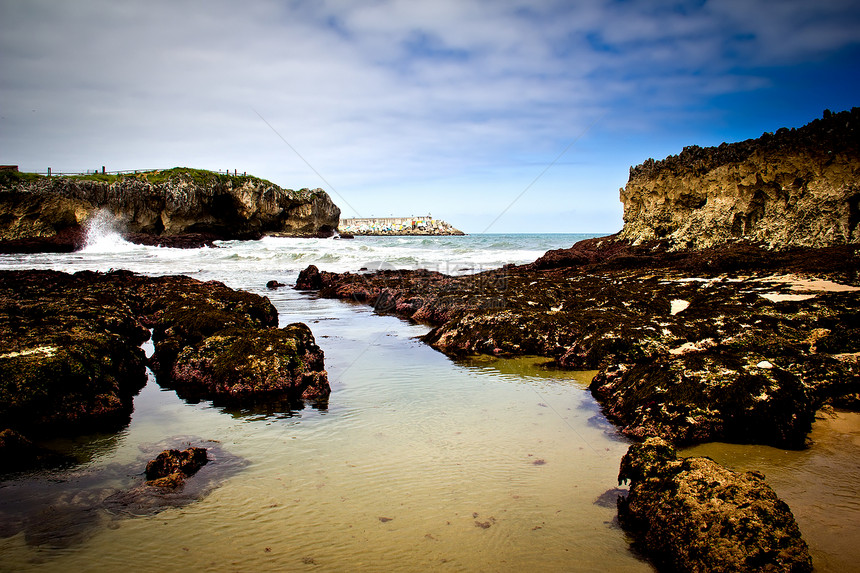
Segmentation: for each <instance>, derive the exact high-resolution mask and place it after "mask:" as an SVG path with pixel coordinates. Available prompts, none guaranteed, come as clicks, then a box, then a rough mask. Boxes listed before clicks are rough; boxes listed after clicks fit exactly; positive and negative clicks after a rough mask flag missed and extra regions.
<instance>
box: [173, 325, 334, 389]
mask: <svg viewBox="0 0 860 573" xmlns="http://www.w3.org/2000/svg"><path fill="white" fill-rule="evenodd" d="M170 386H171V387H173V388H175V389H176V390H177V391H178V392H179V393H180V395H189V396H196V395H199V396H202V397H218V398H227V399H233V400H238V399H243V398H261V397H264V396H266V395H285V394H287V395H291V396H295V397H301V398H303V399H317V398H325V397H327V396H328V394H329V393H330V389H329V384H328V377H327V374H326V372H325V370H324V365H323V351H322V350H321V349H320V348H319V347H318V346H317V345H316V343H315V342H314V338H313V335H312V334H311V331H310V329H309V328H308V327H307V326H305V325H304V324H302V323H295V324H291V325H289V326H287V327H285V328H280V329H277V328H268V329H260V330H256V331H250V332H249V331H247V330H238V329H233V330H230V329H227V330H222V331H220V332H218V333H216V334H213V335H212V336H209V337H207V338H205V339H204V340H203V341H201V342H200V343H199V344H197V345H194V346H187V347H186V348H185V349H184V350H183V351H182V352H180V353H179V355H178V356H177V358H176V361H175V363H174V365H173V369H172V371H171V374H170Z"/></svg>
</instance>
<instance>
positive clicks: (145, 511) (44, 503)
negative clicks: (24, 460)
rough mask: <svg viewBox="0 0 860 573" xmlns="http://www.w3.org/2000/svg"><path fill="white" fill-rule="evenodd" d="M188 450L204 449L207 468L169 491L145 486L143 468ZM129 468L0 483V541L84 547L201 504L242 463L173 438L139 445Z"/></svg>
mask: <svg viewBox="0 0 860 573" xmlns="http://www.w3.org/2000/svg"><path fill="white" fill-rule="evenodd" d="M188 445H194V446H198V447H204V448H206V449H207V453H208V456H209V460H210V461H209V463H207V464H206V465H205V466H203V467H202V468H201V469H200V470H199V471H198V472H197V473H196V474H195V475H194V476H193V477H191V478H189V479H188V480H187V481H186V483H185V485H183V486H182V487H179V488H177V489H175V490H165V489H162V488H158V487H153V486H147V485H146V484H145V477H144V475H143V470H144V468H145V467H146V462H147V461H148V460H150V459H152V458H153V457H155V455H157V454H158V453H159V452H161V451H162V450H164V449H169V448H177V447H187V446H188ZM140 450H141V455H140V457H139V458H138V459H137V460H136V461H135V462H133V463H131V464H110V465H107V466H103V467H97V468H81V467H79V468H77V469H72V470H68V471H64V472H53V473H51V472H45V473H42V474H37V475H30V476H22V478H21V479H17V480H9V481H6V482H3V483H0V537H4V538H5V537H12V536H14V535H17V534H19V533H21V532H23V533H24V540H25V542H26V543H27V544H28V545H31V546H39V547H42V548H45V549H63V548H67V547H71V546H74V545H78V544H81V543H84V542H85V541H86V540H87V539H88V538H89V537H91V536H92V535H93V534H95V533H96V532H98V531H99V530H100V529H101V528H105V527H108V528H110V527H116V523H115V522H116V521H117V520H120V519H126V518H132V517H141V516H151V515H155V514H157V513H159V512H161V511H163V510H165V509H168V508H174V507H183V506H186V505H188V504H191V503H193V502H195V501H197V500H199V499H202V498H203V497H205V496H206V495H208V494H209V493H211V492H212V491H213V490H214V489H215V488H217V487H218V486H220V485H221V484H222V483H223V482H225V481H226V480H227V479H229V478H230V477H232V476H234V475H236V474H238V473H239V472H240V471H241V470H242V468H244V467H245V466H246V465H248V462H247V461H246V460H245V459H243V458H240V457H238V456H236V455H233V454H231V453H230V452H228V451H227V450H226V449H224V448H223V447H222V446H221V444H219V443H218V442H214V441H211V440H203V439H201V438H197V437H187V436H186V437H175V438H170V439H168V440H165V441H163V442H160V443H157V444H142V445H141V446H140Z"/></svg>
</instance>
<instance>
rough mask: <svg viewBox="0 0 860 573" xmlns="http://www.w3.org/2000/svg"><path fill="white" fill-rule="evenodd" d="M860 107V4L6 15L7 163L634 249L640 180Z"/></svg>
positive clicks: (276, 7) (159, 6) (629, 0)
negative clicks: (256, 181) (592, 237)
mask: <svg viewBox="0 0 860 573" xmlns="http://www.w3.org/2000/svg"><path fill="white" fill-rule="evenodd" d="M858 105H860V5H858V3H857V2H856V0H817V1H814V2H812V1H809V0H774V1H756V0H723V1H719V0H718V1H710V0H706V1H704V0H697V1H669V2H663V1H659V0H658V1H655V0H650V1H637V0H616V1H611V0H582V1H579V0H557V1H555V0H546V1H544V0H511V1H506V0H494V1H490V0H486V1H484V0H433V1H430V0H353V1H348V0H342V1H341V0H295V1H274V0H272V1H257V0H246V1H244V2H230V1H227V0H207V1H195V0H170V1H165V2H162V1H159V0H148V1H147V2H142V1H141V2H116V1H90V0H70V1H63V2H57V1H56V0H46V1H42V0H0V163H2V164H17V165H19V167H20V169H21V170H25V171H43V172H44V171H45V170H46V169H47V168H48V167H51V168H52V170H53V171H54V172H58V171H85V170H87V169H90V170H91V169H97V168H101V166H102V165H104V166H106V167H107V169H108V170H125V169H150V168H169V167H175V166H187V167H197V168H203V169H212V170H218V169H231V170H232V169H238V170H239V171H240V172H243V171H247V172H249V173H252V174H254V175H257V176H260V177H264V178H266V179H269V180H271V181H273V182H275V183H277V184H279V185H281V186H283V187H289V188H301V187H322V188H324V189H326V190H327V191H328V192H329V194H330V195H331V196H332V198H333V199H334V201H335V202H336V203H337V204H338V205H339V206H340V207H341V209H342V211H343V216H357V215H358V216H388V215H392V214H393V215H403V216H409V215H417V214H424V213H428V212H429V213H431V214H432V215H433V216H434V217H438V218H444V219H446V220H448V221H449V222H451V223H452V224H454V225H455V226H457V227H459V228H461V229H463V230H465V231H467V232H471V233H480V232H485V231H486V232H593V233H604V232H605V233H611V232H615V231H617V230H619V229H620V228H621V224H622V221H621V213H622V208H621V204H620V203H619V201H618V189H619V187H622V186H623V185H624V184H625V183H626V181H627V176H628V170H629V167H630V166H631V165H635V164H638V163H641V162H642V161H644V160H645V159H647V158H649V157H653V158H655V159H661V158H663V157H666V156H667V155H671V154H675V153H678V152H679V151H680V150H681V148H683V147H684V146H685V145H691V144H697V145H703V146H706V145H718V144H719V143H721V142H723V141H739V140H743V139H747V138H751V137H758V136H760V135H761V134H762V133H763V132H764V131H775V130H776V129H778V128H779V127H782V126H788V127H799V126H800V125H803V124H805V123H807V122H809V121H810V120H812V119H814V118H817V117H820V116H821V114H822V111H823V110H824V109H831V110H833V111H841V110H844V109H850V108H851V107H853V106H858Z"/></svg>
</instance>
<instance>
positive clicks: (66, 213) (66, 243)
mask: <svg viewBox="0 0 860 573" xmlns="http://www.w3.org/2000/svg"><path fill="white" fill-rule="evenodd" d="M99 216H100V217H104V219H105V220H106V222H107V223H108V224H110V225H113V226H115V227H116V228H117V229H118V230H120V231H121V232H122V233H123V234H124V235H125V237H126V238H127V239H128V240H130V241H132V242H136V243H143V244H151V245H164V246H177V247H199V246H201V245H204V244H209V243H211V242H212V241H213V240H218V239H256V238H260V237H261V236H263V235H266V234H271V235H278V236H289V237H330V236H332V235H334V233H335V231H336V230H337V225H338V221H339V219H340V209H339V208H338V207H337V206H336V205H335V204H334V203H333V202H332V200H331V198H330V197H329V196H328V194H327V193H326V192H325V191H323V190H322V189H313V190H310V189H301V190H299V191H294V190H292V189H283V188H281V187H279V186H277V185H275V184H274V183H271V182H269V181H266V180H264V179H259V178H257V177H252V176H247V175H224V174H218V173H214V172H212V171H204V170H201V169H188V168H181V167H177V168H174V169H167V170H163V171H151V172H145V173H139V174H128V175H104V174H94V175H81V176H68V177H43V176H40V175H35V174H30V173H19V172H15V171H4V172H0V252H35V251H53V252H69V251H74V250H77V249H78V248H80V247H81V246H83V243H84V242H85V240H86V226H87V225H88V224H89V223H90V222H91V221H93V220H94V219H95V218H96V217H99Z"/></svg>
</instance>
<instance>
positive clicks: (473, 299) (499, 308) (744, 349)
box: [296, 239, 860, 448]
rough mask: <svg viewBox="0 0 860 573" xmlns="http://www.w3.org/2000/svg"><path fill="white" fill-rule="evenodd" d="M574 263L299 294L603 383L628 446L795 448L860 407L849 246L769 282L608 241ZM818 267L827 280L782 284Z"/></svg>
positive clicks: (327, 283) (693, 255) (309, 275)
mask: <svg viewBox="0 0 860 573" xmlns="http://www.w3.org/2000/svg"><path fill="white" fill-rule="evenodd" d="M571 252H573V253H576V254H577V255H576V257H577V258H578V259H579V260H581V261H590V262H581V263H579V264H577V263H575V262H570V264H567V265H566V266H558V265H559V264H560V263H559V260H561V255H560V254H559V253H554V254H551V255H548V257H547V258H545V259H539V260H538V261H536V262H535V263H533V264H531V265H523V266H519V267H512V266H509V267H505V268H504V269H500V270H496V271H489V272H485V273H480V274H476V275H470V276H463V277H450V276H446V275H442V274H440V273H435V272H428V271H380V272H376V273H365V274H353V273H343V274H334V273H327V272H324V271H323V272H321V271H319V270H318V269H316V268H315V267H309V268H308V269H306V270H305V271H303V272H302V273H301V275H300V277H299V280H298V282H297V285H296V288H298V289H310V290H317V291H319V295H320V296H322V297H329V298H341V299H346V300H353V301H357V302H361V303H365V304H368V305H370V306H373V307H374V308H375V309H376V310H377V312H380V313H385V314H395V315H398V316H401V317H403V318H407V319H410V320H414V321H417V322H423V323H427V324H430V325H432V326H433V327H434V328H433V330H431V332H430V333H428V334H427V335H426V336H425V337H424V340H425V342H427V343H429V344H430V345H431V346H433V347H434V348H437V349H438V350H440V351H442V352H444V353H445V354H448V355H450V356H464V355H469V354H491V355H496V356H514V355H539V356H545V357H547V358H548V359H549V360H551V361H552V362H554V363H555V364H556V365H557V366H560V367H563V368H574V369H597V370H598V374H597V376H596V377H595V379H594V381H593V382H592V385H591V391H592V393H593V394H594V396H595V398H596V399H597V400H598V402H600V404H601V405H602V406H603V409H604V413H605V414H606V415H607V417H608V418H609V419H610V420H612V421H613V422H615V423H616V424H617V425H618V426H619V428H620V430H621V432H622V433H623V434H625V435H626V436H628V437H630V438H633V439H644V437H646V436H649V435H659V436H661V437H664V438H666V439H669V440H670V441H672V442H673V443H675V444H676V445H690V444H694V443H699V442H703V441H713V440H723V441H742V442H745V443H763V444H771V445H778V446H782V447H794V448H798V447H803V445H804V440H805V437H806V435H807V433H808V432H809V427H810V425H811V423H812V420H813V418H814V414H815V411H816V410H817V409H819V408H820V407H821V406H823V405H825V404H833V405H836V406H840V407H850V408H855V409H856V408H857V407H858V405H860V400H858V392H860V362H858V361H860V354H858V353H860V336H858V335H860V332H858V327H857V326H856V324H857V321H856V316H857V314H858V312H860V293H858V292H857V291H858V290H860V275H858V268H860V267H858V265H859V264H860V257H858V254H857V253H856V249H855V248H853V247H834V248H829V249H801V250H798V251H797V252H795V253H794V254H793V255H791V256H789V255H783V256H784V257H787V258H786V259H785V263H784V265H783V266H780V267H776V266H771V265H765V267H766V268H765V269H761V268H759V261H760V259H761V258H763V257H767V256H768V251H766V250H763V249H760V248H757V247H754V246H753V245H750V244H747V243H737V244H735V245H724V246H722V247H720V248H719V249H710V250H705V251H696V252H690V253H686V254H683V253H678V252H673V251H669V250H668V249H666V248H662V249H661V247H659V246H658V245H649V246H641V245H640V246H633V245H631V244H630V243H629V242H628V241H613V240H611V239H605V240H604V241H603V242H602V243H601V242H600V241H596V240H589V241H586V242H584V243H580V244H577V245H576V246H575V247H574V248H573V249H571ZM643 253H647V255H646V254H643ZM567 255H570V253H567ZM775 258H779V257H775ZM549 259H551V260H552V261H553V264H552V265H550V264H548V260H549ZM568 260H569V261H573V260H574V257H573V256H572V255H571V256H570V257H569V258H568ZM826 261H829V262H830V263H829V264H830V265H831V266H830V267H829V268H827V267H826V264H828V263H827V262H826ZM815 266H817V268H819V269H821V272H820V273H818V274H817V275H816V279H818V280H823V279H828V280H829V281H830V282H826V283H822V282H818V283H815V282H813V283H809V284H804V283H802V282H800V280H799V278H791V279H790V278H787V277H786V276H785V275H786V274H788V273H798V272H802V269H810V268H811V267H815ZM729 269H731V270H729ZM798 289H799V290H798Z"/></svg>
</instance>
